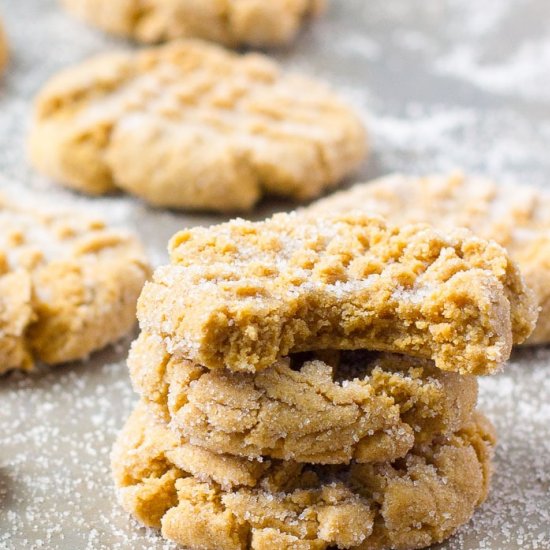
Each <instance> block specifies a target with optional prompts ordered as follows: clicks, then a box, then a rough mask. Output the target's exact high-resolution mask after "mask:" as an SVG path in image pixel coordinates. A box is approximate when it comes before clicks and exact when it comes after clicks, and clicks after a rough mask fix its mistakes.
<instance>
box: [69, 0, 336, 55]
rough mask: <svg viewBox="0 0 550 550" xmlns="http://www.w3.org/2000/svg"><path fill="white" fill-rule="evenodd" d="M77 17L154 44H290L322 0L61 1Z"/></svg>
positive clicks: (322, 2) (315, 13)
mask: <svg viewBox="0 0 550 550" xmlns="http://www.w3.org/2000/svg"><path fill="white" fill-rule="evenodd" d="M63 4H64V5H65V6H66V7H67V9H68V10H70V11H71V12H72V13H74V14H75V15H76V16H77V17H80V18H81V19H83V20H85V21H88V22H89V23H92V24H93V25H97V26H98V27H100V28H102V29H104V30H106V31H108V32H111V33H115V34H118V35H122V36H128V37H131V38H133V39H135V40H138V41H140V42H146V43H153V42H162V41H165V40H173V39H175V38H203V39H205V40H212V41H215V42H219V43H221V44H225V45H227V46H239V45H245V44H246V45H250V46H259V47H262V46H277V45H281V44H286V43H288V42H290V41H291V40H292V39H293V38H294V37H295V36H296V34H297V33H298V31H299V29H300V27H301V26H302V24H303V23H304V21H305V20H306V19H307V18H309V17H310V16H312V15H318V14H319V13H320V12H321V11H322V10H323V7H324V4H325V2H324V0H269V1H267V2H266V1H265V0H198V1H197V0H63Z"/></svg>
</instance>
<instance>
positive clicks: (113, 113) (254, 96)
mask: <svg viewBox="0 0 550 550" xmlns="http://www.w3.org/2000/svg"><path fill="white" fill-rule="evenodd" d="M304 91H307V93H304ZM366 153H367V143H366V136H365V130H364V128H363V125H362V122H361V120H360V117H359V115H357V114H356V113H355V112H354V111H353V110H352V109H351V108H349V107H348V106H346V105H345V104H344V103H343V102H342V101H340V99H339V98H338V97H337V96H336V95H335V94H334V93H333V92H332V91H330V90H329V89H327V88H326V87H325V86H324V85H322V84H320V83H318V82H315V81H312V80H309V79H306V78H303V77H300V76H293V75H287V74H285V73H283V72H282V71H281V70H280V68H279V67H278V65H277V64H276V63H274V62H272V61H271V60H269V59H268V58H267V57H264V56H261V55H257V54H248V55H239V54H235V53H232V52H229V51H227V50H224V49H222V48H220V47H218V46H213V45H209V44H207V43H205V42H199V41H182V42H177V43H172V44H170V45H167V46H163V47H158V48H150V49H146V50H142V51H140V52H136V53H117V54H106V55H103V56H100V57H97V58H94V59H92V60H90V61H87V62H84V63H83V64H81V65H79V66H77V67H73V68H69V69H67V70H65V71H63V72H62V73H61V74H59V75H58V76H56V77H54V78H53V79H52V80H51V81H50V82H49V83H48V84H47V85H46V87H45V88H44V90H43V91H42V92H41V93H40V95H39V96H38V99H37V101H36V110H35V116H34V121H33V126H32V131H31V136H30V157H31V161H32V163H33V164H34V165H35V167H36V168H37V169H38V170H40V171H41V172H43V173H44V174H46V175H47V176H49V177H50V178H52V179H54V180H56V181H58V182H60V183H62V184H64V185H67V186H68V187H72V188H75V189H78V190H80V191H84V192H86V193H90V194H101V193H106V192H111V191H114V190H116V189H118V188H120V189H123V190H125V191H128V192H129V193H132V194H134V195H137V196H138V197H141V198H143V199H144V200H146V201H147V202H149V203H151V204H153V205H156V206H165V207H172V208H182V209H203V210H213V211H221V212H230V211H239V210H248V209H250V208H252V207H253V206H254V205H255V203H256V202H257V201H258V200H259V199H260V198H261V197H262V195H264V194H265V195H277V196H282V197H287V198H292V199H296V200H305V199H311V198H313V197H315V196H317V195H319V194H320V193H321V192H322V191H324V190H325V189H327V188H330V187H333V186H335V185H336V184H338V183H339V182H340V181H341V180H342V179H343V178H344V177H345V176H347V175H348V174H350V173H351V172H353V171H354V170H355V169H356V168H358V167H359V165H360V164H361V162H362V161H363V160H364V158H365V156H366Z"/></svg>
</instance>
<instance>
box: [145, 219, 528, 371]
mask: <svg viewBox="0 0 550 550" xmlns="http://www.w3.org/2000/svg"><path fill="white" fill-rule="evenodd" d="M170 251H171V261H172V263H171V265H168V266H163V267H161V268H159V269H158V270H157V271H156V273H155V275H154V277H153V281H152V282H151V283H148V284H147V285H146V286H145V288H144V291H143V293H142V295H141V298H140V300H139V304H138V317H139V319H140V324H141V328H142V329H143V330H145V331H147V332H149V333H152V334H158V335H160V336H161V337H162V338H163V339H164V341H165V343H166V345H167V349H168V352H169V353H171V354H174V355H176V356H179V357H184V358H186V359H189V360H190V361H192V362H194V363H197V364H201V365H204V366H205V367H207V368H211V369H221V368H228V369H230V370H235V371H259V370H261V369H264V368H267V367H269V366H270V365H273V363H275V361H277V360H278V359H280V358H282V357H284V356H286V355H288V354H289V353H295V352H300V351H311V350H319V349H333V350H334V349H369V350H379V351H390V352H394V353H403V354H406V355H411V356H416V357H423V358H427V359H432V360H434V361H435V364H436V366H437V367H439V368H440V369H442V370H447V371H457V372H461V373H469V374H488V373H491V372H493V371H495V370H496V369H497V368H498V367H499V366H500V365H502V363H503V362H504V361H506V359H507V358H508V357H509V354H510V351H511V348H512V343H520V342H523V341H524V340H525V339H526V338H527V337H528V336H529V334H530V333H531V331H532V329H533V327H534V325H535V321H536V316H537V308H536V303H535V299H534V296H533V293H532V292H531V291H530V290H529V289H528V288H527V287H526V285H525V283H524V281H523V278H522V277H521V275H520V273H519V271H518V269H517V266H516V265H515V264H514V263H513V262H512V261H511V260H510V258H509V257H508V255H507V253H506V251H505V250H504V249H503V248H502V247H501V246H499V245H497V244H496V243H491V242H486V241H483V240H481V239H479V238H477V237H474V236H473V235H472V234H471V233H469V232H468V231H467V230H454V231H449V232H447V233H442V232H439V231H436V230H434V229H432V228H430V227H429V226H426V225H408V226H402V227H397V226H393V225H388V224H387V223H386V222H384V221H383V220H382V219H380V218H376V217H372V216H368V215H363V214H355V215H345V214H344V215H341V216H325V217H315V216H309V217H308V216H303V215H296V214H278V215H276V216H274V217H273V218H271V219H269V220H267V221H264V222H259V223H252V222H247V221H244V220H234V221H231V222H229V223H225V224H221V225H217V226H212V227H210V228H194V229H190V230H186V231H182V232H180V233H178V234H177V235H176V236H175V237H174V238H173V239H172V241H171V246H170Z"/></svg>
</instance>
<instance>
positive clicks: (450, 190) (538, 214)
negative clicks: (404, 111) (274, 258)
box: [305, 173, 550, 344]
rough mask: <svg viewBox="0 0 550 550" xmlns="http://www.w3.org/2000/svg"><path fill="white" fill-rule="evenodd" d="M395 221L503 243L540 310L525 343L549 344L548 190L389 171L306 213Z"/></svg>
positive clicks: (476, 179)
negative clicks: (456, 229)
mask: <svg viewBox="0 0 550 550" xmlns="http://www.w3.org/2000/svg"><path fill="white" fill-rule="evenodd" d="M358 210H359V211H362V212H368V213H371V214H375V215H380V216H383V217H384V218H385V219H387V220H389V221H390V222H395V223H419V222H426V223H430V224H431V225H433V226H434V227H437V228H441V229H443V230H449V229H450V228H453V227H467V228H468V229H470V230H471V231H472V232H473V233H475V234H476V235H479V236H480V237H481V238H483V239H487V240H494V241H496V242H497V243H499V244H500V245H502V246H504V247H505V248H506V249H507V250H508V252H509V253H510V256H511V257H512V259H513V260H514V261H515V262H517V264H518V265H519V267H520V269H521V272H522V274H523V275H524V277H525V281H526V283H527V284H528V286H530V287H531V288H532V289H533V290H534V291H535V294H536V296H537V298H538V301H539V305H540V307H541V312H540V315H539V319H538V322H537V326H536V328H535V330H534V332H533V333H532V335H531V336H530V338H529V339H528V340H527V342H526V343H527V344H543V343H547V342H550V193H548V192H545V191H543V190H541V189H537V188H534V187H530V186H528V185H510V184H498V185H497V184H496V183H495V182H494V181H491V180H488V179H485V178H480V177H473V176H465V175H463V174H461V173H454V174H448V175H434V176H428V177H422V178H419V177H412V176H404V175H400V174H394V175H390V176H387V177H384V178H381V179H379V180H375V181H373V182H369V183H364V184H358V185H356V186H354V187H352V188H351V189H349V190H347V191H342V192H340V193H336V194H334V195H331V196H329V197H327V198H325V199H321V200H319V201H317V202H316V203H314V204H312V205H311V206H310V207H309V208H307V209H306V210H305V211H306V212H309V213H310V214H311V215H323V214H326V213H331V214H335V213H338V212H342V213H345V212H351V211H358Z"/></svg>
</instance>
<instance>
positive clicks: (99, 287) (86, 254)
mask: <svg viewBox="0 0 550 550" xmlns="http://www.w3.org/2000/svg"><path fill="white" fill-rule="evenodd" d="M148 274H149V268H148V264H147V262H146V259H145V257H144V253H143V250H142V248H141V245H140V244H139V243H138V242H137V240H136V239H135V238H134V237H133V236H131V235H128V234H126V233H123V232H121V231H118V230H114V229H109V228H108V227H106V226H105V224H104V223H103V222H101V221H98V220H96V219H91V218H86V217H85V216H84V217H83V216H82V215H79V214H76V213H69V212H67V211H59V210H53V209H50V210H45V209H34V208H30V207H28V206H24V205H23V202H22V203H21V204H18V203H16V202H13V201H12V200H10V199H7V198H5V197H2V196H0V373H1V372H6V371H8V370H11V369H30V368H32V366H33V365H34V362H35V360H40V361H43V362H45V363H49V364H56V363H63V362H66V361H72V360H76V359H82V358H85V357H86V356H88V355H89V354H90V353H91V352H93V351H95V350H98V349H100V348H102V347H104V346H106V345H107V344H110V343H112V342H115V341H116V340H118V339H120V338H121V337H122V336H124V335H125V334H127V333H128V332H129V331H130V330H131V329H132V327H133V326H134V324H135V308H136V302H137V298H138V296H139V293H140V291H141V288H142V286H143V284H144V282H145V279H146V277H147V275H148Z"/></svg>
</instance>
